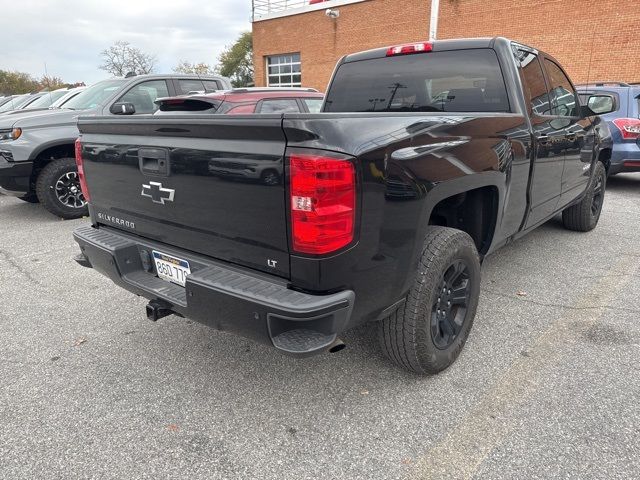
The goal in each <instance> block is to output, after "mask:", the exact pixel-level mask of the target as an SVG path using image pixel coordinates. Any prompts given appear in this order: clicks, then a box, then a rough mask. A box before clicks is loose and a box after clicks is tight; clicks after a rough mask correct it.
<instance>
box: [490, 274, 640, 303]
mask: <svg viewBox="0 0 640 480" xmlns="http://www.w3.org/2000/svg"><path fill="white" fill-rule="evenodd" d="M605 276H608V275H605ZM625 276H633V275H625ZM481 291H482V292H483V293H488V294H489V295H495V296H497V297H501V298H511V299H515V300H518V301H520V302H525V303H531V304H534V305H540V306H541V307H550V308H561V309H564V310H579V311H584V310H597V309H602V308H613V307H610V306H608V305H597V306H585V307H579V306H573V305H563V304H561V303H548V302H540V301H537V300H531V299H530V298H524V297H519V296H517V295H507V294H505V293H500V292H495V291H492V290H487V289H485V288H483V289H481Z"/></svg>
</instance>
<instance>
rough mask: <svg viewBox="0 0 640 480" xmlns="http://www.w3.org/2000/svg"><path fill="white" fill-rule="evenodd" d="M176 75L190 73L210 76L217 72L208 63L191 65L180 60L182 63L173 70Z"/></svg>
mask: <svg viewBox="0 0 640 480" xmlns="http://www.w3.org/2000/svg"><path fill="white" fill-rule="evenodd" d="M173 71H174V73H189V74H195V75H210V74H212V73H214V72H215V70H214V69H213V67H211V65H208V64H206V63H203V62H201V63H189V62H187V61H186V60H180V63H178V65H177V66H176V67H175V68H174V69H173Z"/></svg>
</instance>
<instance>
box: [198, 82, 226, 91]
mask: <svg viewBox="0 0 640 480" xmlns="http://www.w3.org/2000/svg"><path fill="white" fill-rule="evenodd" d="M202 83H203V84H204V89H205V91H207V92H212V91H214V90H222V85H221V84H220V82H219V81H217V80H203V81H202Z"/></svg>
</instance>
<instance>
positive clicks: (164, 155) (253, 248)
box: [80, 115, 289, 277]
mask: <svg viewBox="0 0 640 480" xmlns="http://www.w3.org/2000/svg"><path fill="white" fill-rule="evenodd" d="M281 122H282V119H281V116H279V115H264V116H261V117H252V118H248V117H244V118H243V117H235V118H233V119H230V118H229V117H228V116H213V117H212V116H189V117H185V116H181V117H174V116H162V117H159V116H155V117H147V118H144V117H137V118H105V119H87V120H82V121H81V122H80V129H81V132H82V142H83V158H84V161H85V172H86V178H87V183H88V186H89V192H90V195H91V210H92V219H93V220H94V222H97V223H100V224H103V225H106V226H109V227H114V228H119V229H123V230H126V231H130V232H132V233H135V234H136V235H140V236H143V237H146V238H149V239H153V240H157V241H160V242H164V243H167V244H170V245H172V246H175V247H179V248H183V249H187V250H192V251H194V252H198V253H201V254H205V255H208V256H211V257H213V258H218V259H221V260H225V261H229V262H233V263H237V264H239V265H245V266H249V267H251V268H255V269H259V270H263V271H265V272H269V273H273V274H276V275H279V276H282V277H288V275H289V256H288V238H287V220H286V213H285V191H284V185H283V182H282V177H283V156H284V150H285V137H284V133H283V130H282V126H281Z"/></svg>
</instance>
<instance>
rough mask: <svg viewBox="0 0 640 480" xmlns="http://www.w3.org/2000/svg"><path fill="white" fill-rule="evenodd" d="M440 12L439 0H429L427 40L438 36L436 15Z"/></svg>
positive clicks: (432, 39)
mask: <svg viewBox="0 0 640 480" xmlns="http://www.w3.org/2000/svg"><path fill="white" fill-rule="evenodd" d="M439 13H440V0H431V22H430V24H429V41H430V42H432V41H434V40H435V39H436V38H437V36H438V16H439Z"/></svg>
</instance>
